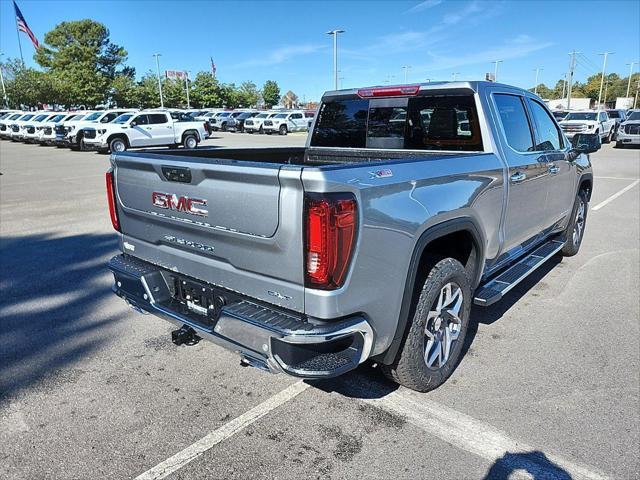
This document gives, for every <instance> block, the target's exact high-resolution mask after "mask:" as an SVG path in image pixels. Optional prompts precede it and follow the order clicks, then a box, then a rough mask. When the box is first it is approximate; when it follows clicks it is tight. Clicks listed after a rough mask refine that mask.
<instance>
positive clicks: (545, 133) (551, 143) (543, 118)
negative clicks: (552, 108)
mask: <svg viewBox="0 0 640 480" xmlns="http://www.w3.org/2000/svg"><path fill="white" fill-rule="evenodd" d="M529 106H530V107H531V116H532V117H533V123H534V124H535V126H536V134H537V138H536V150H538V151H540V150H560V149H561V148H562V147H563V143H562V136H561V135H560V132H559V131H558V127H556V124H555V122H554V121H553V120H552V119H551V116H550V115H549V114H548V113H547V111H546V110H545V108H544V107H543V106H542V105H540V104H539V103H538V102H536V101H535V100H531V101H529Z"/></svg>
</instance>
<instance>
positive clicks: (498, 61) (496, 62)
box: [491, 60, 502, 82]
mask: <svg viewBox="0 0 640 480" xmlns="http://www.w3.org/2000/svg"><path fill="white" fill-rule="evenodd" d="M491 63H493V64H495V68H494V69H493V81H494V82H497V81H498V64H500V63H502V60H494V61H493V62H491Z"/></svg>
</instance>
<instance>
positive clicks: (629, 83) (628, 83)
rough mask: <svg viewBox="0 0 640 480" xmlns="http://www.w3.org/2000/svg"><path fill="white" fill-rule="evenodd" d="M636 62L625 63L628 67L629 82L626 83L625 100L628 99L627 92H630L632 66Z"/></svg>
mask: <svg viewBox="0 0 640 480" xmlns="http://www.w3.org/2000/svg"><path fill="white" fill-rule="evenodd" d="M635 64H636V62H631V63H627V65H629V81H628V82H627V98H629V92H630V91H631V76H632V75H633V66H634V65H635Z"/></svg>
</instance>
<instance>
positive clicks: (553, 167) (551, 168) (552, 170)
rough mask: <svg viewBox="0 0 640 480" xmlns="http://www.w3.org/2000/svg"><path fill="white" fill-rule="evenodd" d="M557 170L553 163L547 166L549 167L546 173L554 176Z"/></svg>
mask: <svg viewBox="0 0 640 480" xmlns="http://www.w3.org/2000/svg"><path fill="white" fill-rule="evenodd" d="M559 170H560V169H559V168H558V167H556V166H555V165H554V164H553V163H551V164H549V166H548V167H547V171H548V172H549V173H553V174H556V173H558V171H559Z"/></svg>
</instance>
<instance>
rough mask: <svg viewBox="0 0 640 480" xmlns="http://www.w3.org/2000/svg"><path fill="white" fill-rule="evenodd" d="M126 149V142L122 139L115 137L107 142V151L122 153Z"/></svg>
mask: <svg viewBox="0 0 640 480" xmlns="http://www.w3.org/2000/svg"><path fill="white" fill-rule="evenodd" d="M127 148H128V145H127V141H126V140H125V139H124V138H122V137H115V138H112V139H111V140H110V141H109V151H110V152H111V153H114V152H124V151H125V150H126V149H127Z"/></svg>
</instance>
